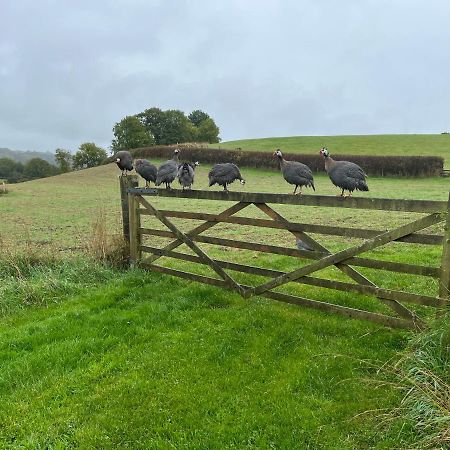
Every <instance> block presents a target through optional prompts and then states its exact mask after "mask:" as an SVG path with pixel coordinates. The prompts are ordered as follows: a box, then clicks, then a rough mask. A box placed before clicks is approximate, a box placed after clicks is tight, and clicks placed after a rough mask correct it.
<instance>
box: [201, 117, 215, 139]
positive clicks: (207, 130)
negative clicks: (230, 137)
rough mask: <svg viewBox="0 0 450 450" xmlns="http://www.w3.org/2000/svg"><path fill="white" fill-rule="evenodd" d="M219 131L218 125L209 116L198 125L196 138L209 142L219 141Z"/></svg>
mask: <svg viewBox="0 0 450 450" xmlns="http://www.w3.org/2000/svg"><path fill="white" fill-rule="evenodd" d="M219 131H220V130H219V127H218V126H217V125H216V124H215V122H214V120H212V119H211V118H210V117H209V118H208V119H205V120H204V121H203V122H201V123H200V125H199V126H198V140H199V141H200V142H209V143H210V144H212V143H215V142H219V141H220V139H219Z"/></svg>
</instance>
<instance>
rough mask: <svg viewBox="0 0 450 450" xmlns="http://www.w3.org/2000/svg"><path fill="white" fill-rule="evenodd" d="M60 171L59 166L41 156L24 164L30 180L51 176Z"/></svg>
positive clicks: (24, 171)
mask: <svg viewBox="0 0 450 450" xmlns="http://www.w3.org/2000/svg"><path fill="white" fill-rule="evenodd" d="M57 173H58V168H57V167H55V166H53V165H52V164H50V163H49V162H48V161H45V160H44V159H41V158H32V159H30V160H29V161H28V162H27V163H25V165H24V169H23V174H24V175H25V177H26V178H28V179H29V180H33V179H35V178H45V177H51V176H52V175H56V174H57Z"/></svg>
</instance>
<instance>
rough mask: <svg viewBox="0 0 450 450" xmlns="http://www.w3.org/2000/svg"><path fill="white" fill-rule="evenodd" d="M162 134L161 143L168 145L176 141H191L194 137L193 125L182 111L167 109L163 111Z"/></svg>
mask: <svg viewBox="0 0 450 450" xmlns="http://www.w3.org/2000/svg"><path fill="white" fill-rule="evenodd" d="M163 131H164V136H163V139H162V140H161V144H163V145H170V144H177V143H178V142H191V141H193V139H194V136H193V127H192V125H191V123H190V122H189V119H188V118H187V117H186V115H185V114H184V112H183V111H180V110H178V109H169V110H167V111H164V122H163Z"/></svg>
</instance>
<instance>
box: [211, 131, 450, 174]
mask: <svg viewBox="0 0 450 450" xmlns="http://www.w3.org/2000/svg"><path fill="white" fill-rule="evenodd" d="M214 145H217V144H214ZM323 146H325V147H328V149H329V150H330V152H331V153H332V154H335V155H338V154H339V153H341V154H346V155H380V156H390V155H406V156H408V155H411V156H412V155H414V156H442V157H443V158H444V161H445V162H444V166H445V167H447V168H449V167H450V135H449V134H386V135H382V134H379V135H367V136H364V135H355V136H290V137H269V138H261V139H243V140H238V141H228V142H222V144H221V147H222V148H231V149H235V148H242V149H243V150H258V151H265V150H267V151H269V150H271V151H273V150H274V149H276V148H281V149H282V150H284V151H286V152H293V153H313V154H315V153H318V151H319V150H320V148H321V147H323Z"/></svg>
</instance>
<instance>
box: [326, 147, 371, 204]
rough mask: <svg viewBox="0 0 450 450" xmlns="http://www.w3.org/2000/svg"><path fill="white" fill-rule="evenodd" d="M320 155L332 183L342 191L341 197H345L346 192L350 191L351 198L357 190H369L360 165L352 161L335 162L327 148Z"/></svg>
mask: <svg viewBox="0 0 450 450" xmlns="http://www.w3.org/2000/svg"><path fill="white" fill-rule="evenodd" d="M320 154H321V155H322V156H323V158H324V160H325V170H326V172H327V174H328V176H329V177H330V180H331V182H332V183H333V184H334V185H335V186H337V187H339V188H341V189H342V192H341V196H344V191H348V192H349V196H351V195H352V193H353V191H354V190H355V189H356V190H358V191H368V190H369V187H368V186H367V183H366V176H367V175H366V174H365V173H364V170H362V169H361V167H359V166H358V164H355V163H352V162H350V161H335V160H334V159H333V158H331V156H330V152H329V151H328V149H327V148H326V147H323V148H322V149H321V150H320Z"/></svg>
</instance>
